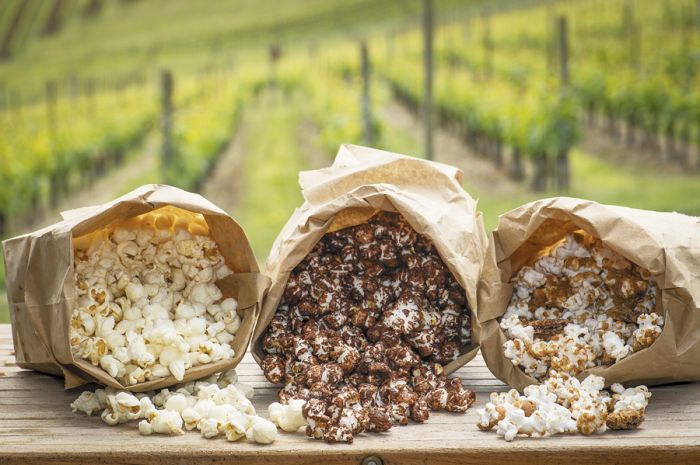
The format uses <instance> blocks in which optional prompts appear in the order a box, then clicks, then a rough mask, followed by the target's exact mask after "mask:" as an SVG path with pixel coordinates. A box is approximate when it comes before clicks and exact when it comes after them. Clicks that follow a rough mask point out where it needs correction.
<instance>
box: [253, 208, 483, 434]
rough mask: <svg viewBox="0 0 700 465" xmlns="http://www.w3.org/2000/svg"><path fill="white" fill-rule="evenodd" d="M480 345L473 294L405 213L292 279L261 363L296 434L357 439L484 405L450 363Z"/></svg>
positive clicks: (378, 219) (335, 240) (359, 231)
mask: <svg viewBox="0 0 700 465" xmlns="http://www.w3.org/2000/svg"><path fill="white" fill-rule="evenodd" d="M470 340H471V320H470V310H469V306H468V303H467V299H466V295H465V292H464V290H463V289H462V288H461V287H460V285H459V283H458V282H457V281H456V279H455V278H454V277H453V275H452V273H451V272H450V271H449V269H448V268H447V266H445V264H444V263H443V262H442V260H441V258H440V256H439V255H438V253H437V251H436V249H435V247H434V246H433V244H432V243H431V241H430V240H429V239H428V238H427V237H425V236H422V235H420V234H417V233H416V232H415V231H414V230H413V229H412V228H411V226H410V225H409V224H408V223H407V222H406V221H405V220H404V219H403V218H402V217H401V216H400V215H398V214H396V213H387V212H384V213H381V214H378V215H375V216H374V217H372V218H371V219H370V220H369V221H368V222H367V223H365V224H360V225H357V226H353V227H348V228H345V229H342V230H339V231H335V232H331V233H328V234H326V235H325V236H324V237H323V238H322V239H321V240H320V241H319V242H318V243H317V244H316V246H315V247H314V249H313V250H312V251H311V253H310V254H309V255H308V256H307V257H306V258H304V260H303V261H302V262H301V263H300V264H299V265H298V266H297V267H296V268H295V269H294V270H293V271H292V273H291V275H290V277H289V279H288V281H287V284H286V287H285V290H284V296H283V299H282V301H281V302H280V304H279V306H278V308H277V311H276V313H275V315H274V317H273V319H272V321H271V322H270V324H269V326H268V328H267V330H266V332H265V335H264V338H263V341H262V346H263V351H264V352H265V353H266V356H265V358H264V359H263V360H262V363H261V366H262V369H263V372H264V373H265V376H266V377H267V379H268V380H269V381H270V382H273V383H281V384H284V387H283V388H282V389H281V390H280V391H279V393H278V397H279V400H280V403H276V404H273V405H272V406H270V417H271V419H272V420H273V421H274V422H275V423H277V424H278V425H279V426H280V428H282V429H283V430H285V431H296V430H297V429H298V428H301V427H303V426H306V434H307V435H308V436H310V437H313V438H316V439H324V440H325V441H328V442H340V441H343V442H352V441H353V438H354V436H355V435H357V434H360V433H362V432H365V431H368V432H383V431H387V430H389V429H390V428H391V427H392V426H393V425H396V424H398V425H406V424H408V422H409V419H410V420H413V421H415V422H418V423H422V422H425V421H426V420H427V419H428V417H429V415H430V411H431V410H447V411H450V412H465V411H466V410H467V409H468V408H469V406H471V405H472V403H473V402H474V400H475V396H474V393H473V392H471V391H469V390H467V389H465V388H464V387H463V386H462V383H461V381H460V380H459V379H448V377H447V376H446V375H445V373H444V371H443V367H442V365H443V364H447V363H449V362H451V361H452V360H454V359H455V358H457V357H458V356H459V354H460V350H461V349H462V348H463V347H464V346H465V345H466V344H468V343H469V342H470Z"/></svg>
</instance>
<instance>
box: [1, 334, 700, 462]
mask: <svg viewBox="0 0 700 465" xmlns="http://www.w3.org/2000/svg"><path fill="white" fill-rule="evenodd" d="M13 354H14V352H13V347H12V338H11V334H10V327H9V325H0V464H2V463H17V464H82V463H100V464H137V463H138V464H153V465H156V464H157V465H160V464H199V463H218V464H223V463H246V464H248V463H254V464H272V463H284V464H290V465H294V464H302V463H324V464H360V463H362V461H363V459H365V458H366V457H370V456H375V457H379V458H380V459H381V461H383V463H384V464H426V463H430V464H433V463H435V464H456V463H467V464H470V463H489V464H508V465H512V464H519V463H523V464H526V463H527V464H529V463H546V464H554V463H567V464H571V463H585V464H600V463H634V464H642V463H656V464H658V465H661V464H667V463H700V384H676V385H670V386H663V387H658V388H653V389H652V392H653V397H652V399H651V403H650V405H649V408H648V410H647V419H646V421H645V422H644V424H643V425H642V426H641V427H640V428H639V429H638V430H635V431H619V432H607V433H605V434H603V435H598V436H592V437H583V436H573V435H571V436H557V437H552V438H537V439H527V438H518V439H516V440H515V441H513V442H511V443H508V442H505V441H503V440H502V439H501V438H498V437H497V436H496V434H495V433H484V432H481V431H479V430H478V429H477V428H476V426H475V422H476V413H475V408H476V407H481V406H483V404H484V403H485V402H486V401H487V400H488V393H489V392H491V391H493V390H503V389H505V386H504V385H503V384H502V383H501V382H500V381H498V380H497V379H495V378H494V377H493V376H492V375H491V374H490V373H489V371H488V369H487V368H486V366H485V364H484V361H483V359H482V358H481V357H480V356H478V357H477V358H476V359H474V360H473V361H472V362H471V363H469V364H468V365H467V366H466V367H464V368H462V369H461V370H459V371H458V372H457V375H458V376H460V377H461V378H462V380H463V383H464V384H465V386H467V387H468V388H470V389H473V390H475V391H476V392H477V403H476V406H475V408H472V409H470V410H469V412H468V413H466V414H450V413H435V414H431V416H430V420H428V422H427V423H425V424H423V425H416V424H411V425H409V426H404V427H395V428H394V429H392V430H391V431H389V432H387V433H382V434H362V435H359V436H357V437H356V438H355V442H354V443H353V444H350V445H348V444H326V443H324V442H322V441H316V440H313V439H309V438H307V437H306V436H305V435H304V434H303V432H302V431H299V432H298V433H294V434H292V433H283V432H280V435H279V438H278V440H277V442H275V443H274V444H272V445H268V446H261V445H256V444H249V443H247V442H245V441H244V440H242V441H239V442H235V443H230V442H227V441H226V440H224V439H221V438H219V439H209V440H208V439H203V438H202V437H200V436H199V435H198V434H197V433H196V432H189V433H187V434H185V435H184V436H179V437H167V436H159V435H153V436H140V435H139V434H138V431H137V423H136V422H130V423H128V424H125V425H119V426H115V427H111V426H107V425H106V424H104V423H102V421H101V420H100V418H99V416H92V417H86V416H83V415H78V414H74V413H72V412H71V410H70V407H69V404H70V402H72V401H73V400H74V399H75V398H76V397H77V396H78V395H79V394H80V392H81V390H82V389H74V390H69V391H65V390H64V389H63V384H62V380H61V379H59V378H54V377H51V376H47V375H43V374H39V373H35V372H32V371H28V370H23V369H20V368H18V367H17V366H16V365H15V363H14V355H13ZM238 373H239V376H240V378H241V380H242V381H243V382H245V383H248V384H250V385H252V386H253V387H255V390H256V394H255V399H254V403H255V407H256V408H257V409H258V413H260V414H262V415H263V416H266V415H267V406H268V405H269V404H270V402H273V401H274V400H275V392H276V388H275V387H274V386H273V385H271V384H270V383H269V382H267V381H266V380H265V378H264V377H263V375H262V372H261V371H260V368H258V366H257V364H256V363H255V361H254V360H253V358H252V357H251V356H250V355H249V354H247V355H246V357H245V358H244V359H243V361H242V362H241V364H240V365H239V366H238ZM89 387H90V388H94V386H89ZM377 465H381V462H377Z"/></svg>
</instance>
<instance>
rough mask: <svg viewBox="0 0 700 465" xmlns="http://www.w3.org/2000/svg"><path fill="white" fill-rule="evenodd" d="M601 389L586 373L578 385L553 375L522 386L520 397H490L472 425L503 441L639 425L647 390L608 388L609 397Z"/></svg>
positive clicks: (601, 384) (599, 382)
mask: <svg viewBox="0 0 700 465" xmlns="http://www.w3.org/2000/svg"><path fill="white" fill-rule="evenodd" d="M604 385H605V380H604V379H603V378H601V377H600V376H595V375H590V376H588V377H587V378H586V379H585V380H583V381H582V382H580V381H579V380H577V379H576V378H574V377H571V376H568V375H566V374H560V373H556V372H553V373H551V375H550V377H549V378H547V380H546V381H545V382H544V383H543V384H540V385H534V384H533V385H530V386H528V387H526V388H525V389H524V390H523V395H520V394H519V393H518V391H516V390H515V389H511V390H510V391H508V392H502V393H495V392H494V393H492V394H491V401H490V402H488V403H487V404H486V406H485V408H483V409H479V410H477V415H478V417H479V420H478V422H477V426H478V427H479V429H481V430H484V431H490V430H492V429H493V428H496V433H497V434H498V435H499V436H502V437H503V438H504V439H505V440H506V441H512V440H513V439H515V438H516V436H518V435H524V436H530V437H532V436H553V435H555V434H562V433H577V432H578V433H581V434H585V435H591V434H594V433H603V432H605V431H606V430H607V429H632V428H636V427H637V426H639V425H640V424H641V423H642V422H643V421H644V413H645V409H646V406H647V403H648V400H649V398H650V397H651V393H650V392H649V391H648V390H647V388H646V386H638V387H636V388H628V389H625V388H624V387H623V386H622V385H621V384H613V385H612V386H611V390H612V393H613V394H612V396H611V395H610V394H609V393H608V392H607V391H604V390H603V387H604Z"/></svg>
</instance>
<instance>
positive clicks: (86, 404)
mask: <svg viewBox="0 0 700 465" xmlns="http://www.w3.org/2000/svg"><path fill="white" fill-rule="evenodd" d="M70 408H71V410H73V413H76V412H83V413H84V414H86V415H88V416H89V415H92V414H93V413H95V412H97V411H98V410H102V409H103V408H105V405H104V404H100V401H99V400H98V397H97V396H96V395H95V394H93V393H92V392H90V391H84V392H82V393H81V394H80V396H78V398H77V399H75V400H74V401H73V402H72V403H71V404H70Z"/></svg>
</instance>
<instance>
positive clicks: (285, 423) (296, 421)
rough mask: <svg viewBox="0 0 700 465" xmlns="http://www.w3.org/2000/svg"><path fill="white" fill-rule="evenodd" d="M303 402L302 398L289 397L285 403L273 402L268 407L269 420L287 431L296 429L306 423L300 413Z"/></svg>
mask: <svg viewBox="0 0 700 465" xmlns="http://www.w3.org/2000/svg"><path fill="white" fill-rule="evenodd" d="M305 403H306V402H305V401H304V400H303V399H291V400H290V401H289V402H288V403H287V405H282V404H280V403H278V402H273V403H272V404H270V407H269V408H268V414H269V417H270V421H272V422H273V423H274V424H276V425H277V426H279V427H280V428H281V429H282V430H283V431H286V432H288V433H293V432H295V431H297V430H298V429H299V428H301V427H302V426H306V425H307V421H306V418H304V415H303V414H302V408H303V407H304V404H305Z"/></svg>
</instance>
